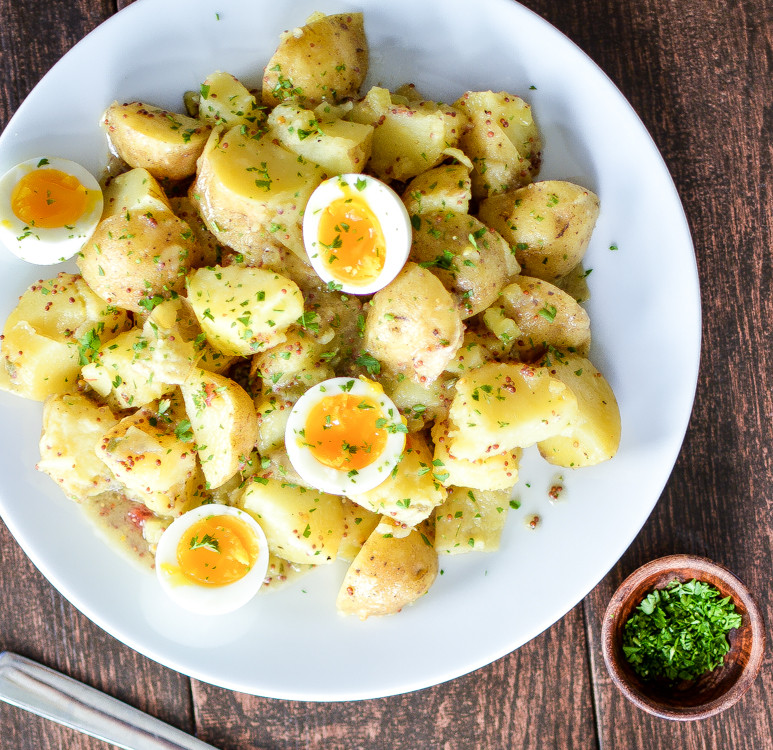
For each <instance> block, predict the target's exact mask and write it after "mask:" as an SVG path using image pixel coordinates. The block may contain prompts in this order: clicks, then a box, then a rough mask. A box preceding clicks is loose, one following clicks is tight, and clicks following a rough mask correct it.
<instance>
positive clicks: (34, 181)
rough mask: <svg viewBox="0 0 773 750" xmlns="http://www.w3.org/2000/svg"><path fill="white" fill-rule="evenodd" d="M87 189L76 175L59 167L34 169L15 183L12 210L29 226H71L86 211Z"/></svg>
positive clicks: (49, 227) (48, 227) (45, 227)
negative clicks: (62, 170) (67, 172)
mask: <svg viewBox="0 0 773 750" xmlns="http://www.w3.org/2000/svg"><path fill="white" fill-rule="evenodd" d="M90 192H91V191H89V190H88V189H87V188H85V187H84V186H83V185H81V183H80V180H78V178H77V177H73V176H72V175H69V174H66V173H64V172H60V171H59V170H58V169H35V170H34V171H32V172H30V173H29V174H26V175H24V177H22V178H21V179H20V180H19V182H17V183H16V186H15V187H14V189H13V193H12V195H11V210H12V211H13V212H14V214H15V215H16V217H17V218H18V219H19V220H20V221H23V222H24V223H25V224H28V225H29V226H35V227H43V228H44V229H55V228H58V227H65V226H71V225H72V224H75V222H76V221H78V219H80V217H81V216H83V214H84V213H85V212H86V208H87V206H88V203H89V193H90Z"/></svg>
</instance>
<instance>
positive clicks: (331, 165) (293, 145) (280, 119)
mask: <svg viewBox="0 0 773 750" xmlns="http://www.w3.org/2000/svg"><path fill="white" fill-rule="evenodd" d="M325 109H326V108H325V107H324V105H323V106H321V107H318V108H317V109H316V110H314V111H312V110H308V109H303V108H302V107H299V106H298V105H297V104H295V103H294V102H286V103H284V104H279V105H278V106H276V107H275V108H274V109H273V110H272V111H271V114H270V115H269V116H268V124H269V126H270V128H271V133H272V134H273V135H275V136H276V137H277V138H278V139H279V141H280V142H281V143H282V145H283V146H284V147H285V148H288V149H289V150H290V151H292V152H293V153H295V154H298V155H299V156H301V157H303V158H304V159H307V160H308V161H310V162H312V163H314V164H319V165H320V166H321V167H322V168H323V169H324V170H325V172H326V173H327V174H328V175H330V176H332V175H337V174H352V173H358V172H362V170H363V169H365V165H366V164H367V161H368V159H369V158H370V149H371V141H372V140H373V127H372V126H371V125H362V124H360V123H358V122H349V121H348V120H340V119H336V118H334V117H331V116H329V115H327V114H326V112H325Z"/></svg>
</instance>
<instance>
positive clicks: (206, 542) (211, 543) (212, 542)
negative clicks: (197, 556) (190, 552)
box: [189, 534, 220, 554]
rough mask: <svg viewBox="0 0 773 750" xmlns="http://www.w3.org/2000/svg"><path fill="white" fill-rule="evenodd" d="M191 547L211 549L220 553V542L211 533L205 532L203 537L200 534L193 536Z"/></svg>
mask: <svg viewBox="0 0 773 750" xmlns="http://www.w3.org/2000/svg"><path fill="white" fill-rule="evenodd" d="M189 549H209V550H212V552H217V553H218V554H219V553H220V543H219V542H218V541H217V539H215V537H213V536H210V535H209V534H204V536H203V537H201V539H199V537H198V535H197V536H194V537H191V541H190V545H189Z"/></svg>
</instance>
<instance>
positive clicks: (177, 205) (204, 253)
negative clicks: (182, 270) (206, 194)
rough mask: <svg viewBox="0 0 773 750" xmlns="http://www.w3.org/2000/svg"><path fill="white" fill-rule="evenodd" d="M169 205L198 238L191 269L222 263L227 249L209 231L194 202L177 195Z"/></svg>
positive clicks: (171, 199)
mask: <svg viewBox="0 0 773 750" xmlns="http://www.w3.org/2000/svg"><path fill="white" fill-rule="evenodd" d="M169 204H170V205H171V206H172V211H173V212H174V215H175V216H176V217H177V218H178V219H182V220H183V221H184V222H185V223H186V224H187V225H188V226H189V227H190V228H191V231H192V232H193V234H194V236H195V238H196V251H195V252H194V254H193V256H191V268H200V267H201V266H214V265H217V264H218V263H220V261H221V260H222V258H223V252H224V249H225V248H224V247H223V246H222V245H221V244H220V243H219V242H218V241H217V238H216V237H215V235H214V234H212V232H210V231H209V229H207V225H206V224H205V223H204V222H203V221H202V219H201V214H200V213H199V209H198V207H197V206H196V205H195V204H194V202H193V201H192V200H191V199H190V198H189V197H188V196H187V195H177V196H174V197H172V198H170V199H169Z"/></svg>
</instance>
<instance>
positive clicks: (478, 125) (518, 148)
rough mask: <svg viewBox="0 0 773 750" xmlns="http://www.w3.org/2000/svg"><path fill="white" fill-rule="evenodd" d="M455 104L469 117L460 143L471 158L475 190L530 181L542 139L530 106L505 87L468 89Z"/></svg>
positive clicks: (480, 192) (484, 191)
mask: <svg viewBox="0 0 773 750" xmlns="http://www.w3.org/2000/svg"><path fill="white" fill-rule="evenodd" d="M454 107H456V108H457V109H459V110H460V111H461V112H464V113H465V115H467V117H468V118H469V122H470V124H469V127H468V128H467V129H466V130H465V131H464V133H463V135H462V138H461V141H460V146H461V148H462V150H463V151H464V152H465V153H466V154H467V155H468V156H469V157H470V158H471V159H472V162H473V165H474V168H473V172H472V192H473V195H474V196H475V197H476V198H483V197H485V196H488V195H495V194H497V193H502V192H505V191H507V190H511V189H513V188H516V187H520V186H521V185H526V184H527V183H529V182H531V181H532V179H533V178H534V176H535V175H536V174H537V172H538V171H539V167H540V159H541V157H540V151H541V149H542V143H541V140H540V134H539V130H538V129H537V125H536V123H535V122H534V118H533V117H532V113H531V107H529V105H528V104H527V103H526V102H525V101H523V99H521V98H520V97H517V96H513V95H512V94H507V93H505V92H503V91H501V92H497V93H495V92H493V91H468V92H466V93H465V94H464V95H463V96H462V97H461V98H460V99H458V100H457V101H456V102H454Z"/></svg>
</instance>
